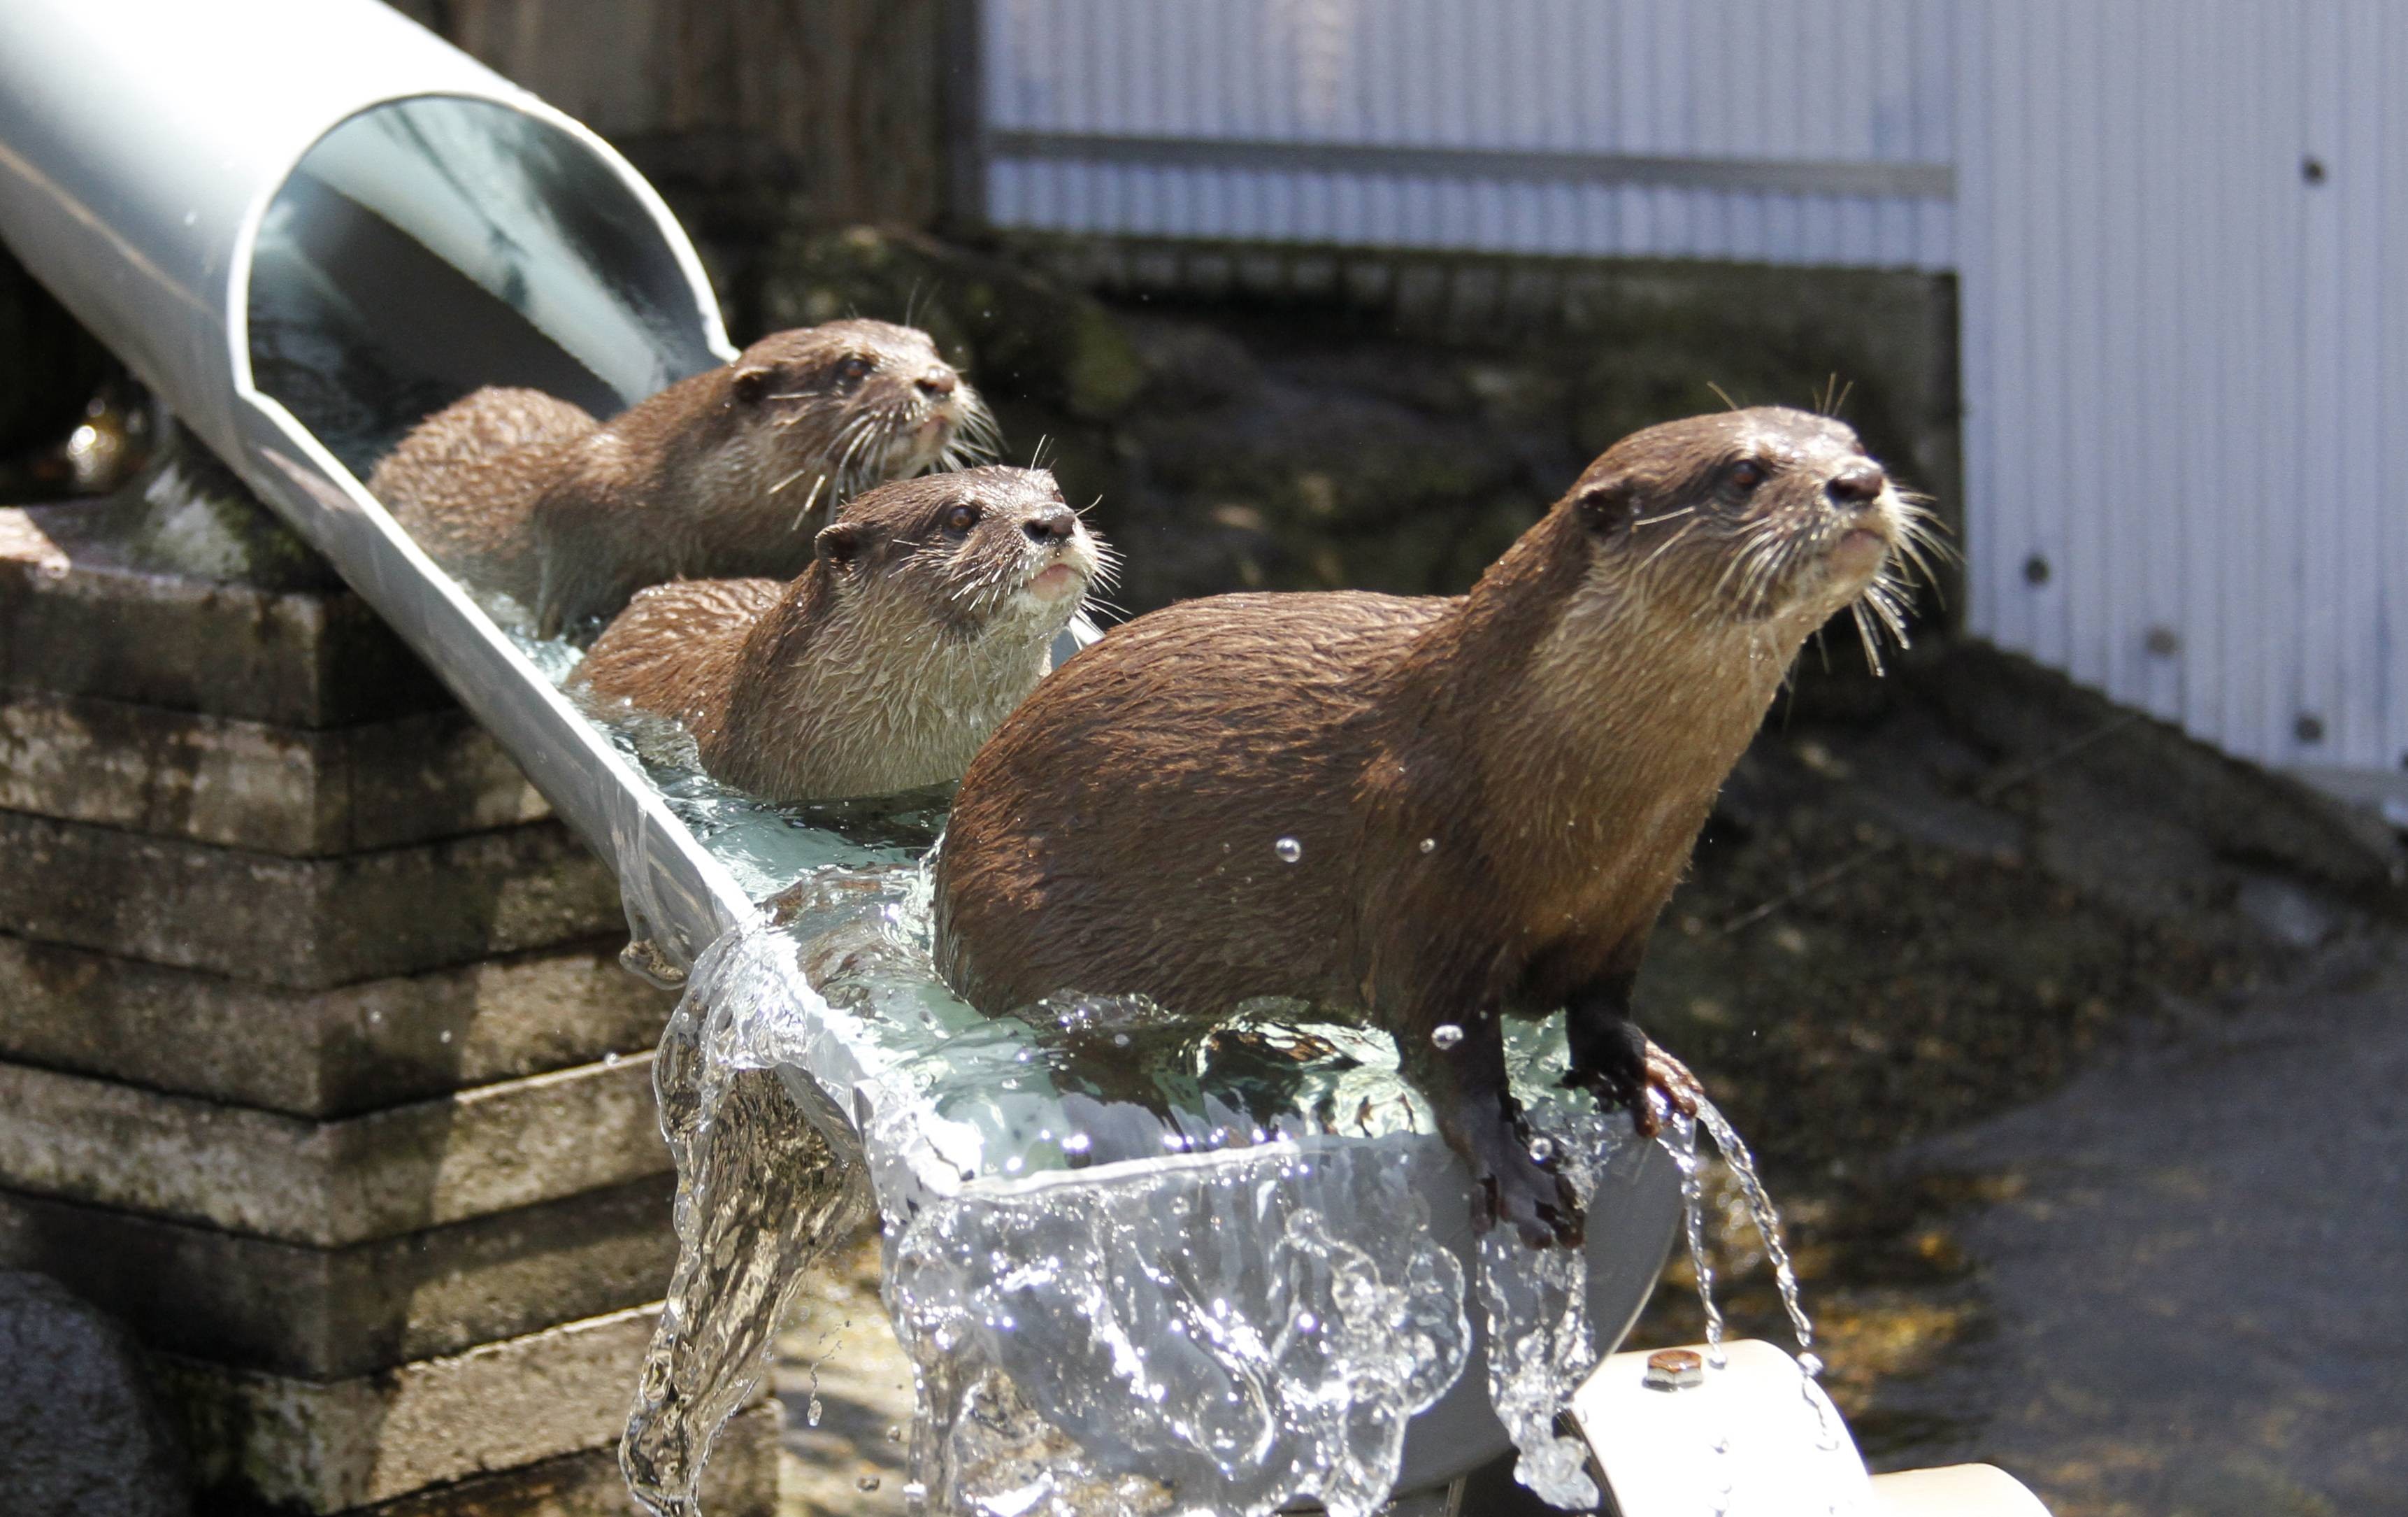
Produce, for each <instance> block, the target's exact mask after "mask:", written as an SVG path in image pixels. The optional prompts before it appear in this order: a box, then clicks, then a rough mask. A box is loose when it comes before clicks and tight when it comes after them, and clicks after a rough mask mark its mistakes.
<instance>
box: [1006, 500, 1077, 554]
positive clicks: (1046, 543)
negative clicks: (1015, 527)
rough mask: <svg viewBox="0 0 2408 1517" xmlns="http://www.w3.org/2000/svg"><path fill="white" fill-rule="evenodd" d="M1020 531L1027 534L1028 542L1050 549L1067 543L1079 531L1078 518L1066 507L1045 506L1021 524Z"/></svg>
mask: <svg viewBox="0 0 2408 1517" xmlns="http://www.w3.org/2000/svg"><path fill="white" fill-rule="evenodd" d="M1020 529H1021V530H1022V531H1024V532H1025V533H1027V534H1028V541H1029V542H1034V543H1036V544H1037V545H1038V546H1039V547H1040V548H1050V547H1052V546H1053V545H1054V543H1056V542H1067V541H1068V539H1069V536H1070V534H1071V533H1073V532H1075V531H1077V530H1078V529H1079V518H1078V516H1077V514H1076V513H1073V512H1072V511H1071V510H1070V508H1069V507H1068V506H1047V507H1046V508H1045V509H1043V510H1042V511H1039V513H1037V514H1036V515H1034V516H1031V517H1029V518H1028V520H1027V521H1025V522H1024V523H1022V524H1021V527H1020Z"/></svg>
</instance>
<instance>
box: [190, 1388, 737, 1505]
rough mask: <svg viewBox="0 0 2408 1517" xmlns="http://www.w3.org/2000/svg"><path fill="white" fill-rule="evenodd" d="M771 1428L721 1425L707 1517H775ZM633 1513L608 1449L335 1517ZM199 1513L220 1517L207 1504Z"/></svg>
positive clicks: (706, 1478) (705, 1491) (707, 1476)
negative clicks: (722, 1427) (708, 1515)
mask: <svg viewBox="0 0 2408 1517" xmlns="http://www.w3.org/2000/svg"><path fill="white" fill-rule="evenodd" d="M778 1424H779V1416H778V1409H777V1408H776V1407H774V1406H767V1407H755V1408H753V1409H752V1410H750V1411H740V1412H738V1413H737V1414H736V1415H735V1416H733V1417H731V1418H729V1419H728V1420H727V1425H726V1427H725V1428H724V1429H722V1430H721V1432H720V1435H719V1442H718V1443H717V1445H716V1446H714V1447H713V1449H712V1450H711V1455H710V1465H709V1466H706V1467H705V1468H704V1470H703V1473H702V1510H705V1511H707V1512H709V1513H710V1517H777V1513H778V1511H779V1506H778ZM259 1510H261V1509H257V1508H252V1509H251V1511H253V1512H256V1511H259ZM633 1510H635V1506H634V1503H633V1502H631V1501H630V1500H629V1499H628V1497H627V1486H626V1482H625V1481H623V1480H622V1479H621V1478H620V1475H619V1454H618V1451H617V1449H616V1448H615V1447H613V1448H603V1449H595V1450H592V1451H590V1452H585V1453H572V1454H564V1455H562V1456H561V1457H560V1458H557V1459H547V1460H544V1461H543V1462H542V1463H540V1464H535V1465H528V1466H523V1467H522V1468H519V1469H513V1470H508V1471H505V1472H504V1473H502V1474H499V1475H486V1476H482V1477H480V1478H479V1479H476V1480H469V1481H461V1482H460V1483H459V1484H457V1485H446V1486H442V1487H439V1488H437V1489H436V1490H432V1491H423V1492H421V1493H420V1494H418V1495H408V1496H403V1497H401V1498H400V1499H399V1500H395V1501H386V1502H380V1503H378V1504H377V1505H376V1506H373V1507H355V1508H353V1509H352V1510H351V1511H349V1512H346V1513H343V1514H342V1517H628V1513H630V1512H632V1511H633ZM202 1512H203V1517H219V1509H217V1508H215V1507H213V1506H210V1505H208V1504H207V1503H206V1502H205V1503H204V1505H203V1507H202ZM244 1517H250V1513H248V1512H246V1513H245V1514H244Z"/></svg>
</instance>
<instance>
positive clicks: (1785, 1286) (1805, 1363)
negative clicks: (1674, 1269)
mask: <svg viewBox="0 0 2408 1517" xmlns="http://www.w3.org/2000/svg"><path fill="white" fill-rule="evenodd" d="M1698 1125H1699V1126H1700V1127H1702V1128H1704V1129H1705V1130H1706V1135H1707V1136H1708V1137H1711V1138H1712V1139H1713V1143H1714V1148H1715V1149H1716V1150H1717V1151H1719V1152H1720V1153H1721V1154H1722V1158H1723V1163H1724V1164H1725V1165H1727V1167H1728V1168H1729V1170H1730V1172H1731V1175H1732V1177H1733V1178H1735V1179H1737V1180H1738V1181H1739V1189H1740V1194H1741V1195H1742V1197H1744V1198H1745V1199H1746V1202H1747V1214H1748V1218H1749V1220H1750V1221H1753V1222H1754V1223H1755V1224H1756V1239H1757V1241H1759V1242H1760V1243H1762V1244H1763V1245H1764V1255H1765V1257H1766V1258H1767V1259H1768V1260H1770V1261H1771V1264H1772V1283H1773V1286H1774V1288H1775V1289H1776V1290H1777V1291H1778V1292H1779V1293H1780V1294H1781V1309H1782V1310H1783V1311H1784V1312H1785V1313H1786V1314H1787V1315H1788V1318H1789V1331H1790V1333H1791V1335H1792V1336H1794V1337H1796V1338H1797V1340H1798V1370H1799V1380H1800V1383H1799V1388H1798V1394H1799V1395H1801V1396H1803V1397H1804V1398H1805V1400H1806V1404H1807V1405H1808V1406H1810V1407H1812V1408H1813V1409H1814V1415H1815V1418H1816V1421H1817V1424H1818V1425H1819V1426H1820V1427H1821V1429H1822V1444H1823V1447H1825V1448H1827V1449H1830V1448H1836V1447H1838V1446H1839V1438H1840V1433H1839V1429H1838V1428H1837V1427H1836V1426H1834V1425H1833V1424H1832V1421H1831V1409H1830V1403H1829V1401H1828V1398H1826V1397H1823V1396H1819V1395H1816V1394H1814V1381H1815V1380H1816V1378H1817V1377H1819V1376H1820V1375H1821V1374H1822V1373H1823V1360H1822V1356H1821V1355H1819V1354H1817V1353H1815V1352H1814V1323H1813V1321H1812V1320H1811V1319H1809V1318H1808V1317H1807V1315H1806V1307H1805V1303H1804V1301H1803V1299H1802V1298H1801V1297H1800V1295H1799V1288H1798V1271H1797V1269H1796V1268H1795V1267H1793V1266H1792V1265H1791V1264H1790V1262H1789V1248H1788V1245H1787V1243H1786V1242H1785V1240H1784V1238H1783V1237H1782V1233H1781V1213H1780V1211H1779V1209H1778V1208H1776V1207H1775V1206H1773V1204H1772V1194H1771V1192H1769V1191H1767V1190H1766V1189H1765V1188H1764V1179H1763V1177H1761V1176H1760V1175H1758V1174H1757V1173H1756V1156H1755V1155H1754V1154H1751V1153H1750V1152H1748V1149H1747V1144H1746V1142H1745V1140H1743V1139H1742V1138H1741V1136H1740V1135H1739V1130H1738V1129H1737V1128H1735V1127H1733V1126H1731V1124H1730V1120H1729V1119H1728V1118H1727V1117H1725V1116H1724V1115H1723V1114H1722V1111H1721V1109H1720V1108H1719V1107H1717V1106H1716V1105H1714V1104H1713V1102H1711V1101H1708V1100H1706V1099H1705V1098H1704V1097H1702V1096H1700V1097H1699V1099H1698ZM1696 1215H1697V1213H1696V1210H1695V1209H1694V1205H1693V1207H1692V1209H1691V1211H1690V1217H1691V1218H1692V1219H1695V1217H1696ZM1695 1225H1696V1223H1695V1221H1692V1222H1691V1226H1692V1227H1693V1228H1694V1227H1695ZM1691 1250H1692V1252H1691V1258H1692V1259H1693V1260H1694V1259H1695V1258H1696V1257H1697V1254H1696V1251H1695V1250H1696V1244H1695V1243H1694V1242H1692V1244H1691ZM1698 1280H1699V1292H1700V1293H1711V1288H1712V1277H1711V1276H1710V1275H1708V1274H1706V1273H1705V1272H1703V1271H1700V1272H1699V1276H1698ZM1706 1311H1707V1323H1708V1331H1709V1333H1711V1334H1713V1341H1715V1342H1717V1343H1718V1342H1719V1339H1720V1333H1719V1331H1718V1329H1719V1328H1720V1326H1721V1322H1720V1317H1719V1314H1718V1313H1716V1312H1715V1311H1714V1309H1713V1302H1712V1301H1711V1300H1709V1301H1708V1302H1707V1306H1706Z"/></svg>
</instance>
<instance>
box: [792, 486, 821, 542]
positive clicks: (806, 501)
mask: <svg viewBox="0 0 2408 1517" xmlns="http://www.w3.org/2000/svg"><path fill="white" fill-rule="evenodd" d="M826 486H827V476H826V475H825V474H822V475H821V476H820V477H819V478H817V479H815V480H813V481H811V493H810V494H809V495H807V496H805V497H803V506H802V509H801V510H800V511H797V512H796V513H795V530H796V531H798V532H799V531H801V530H802V528H803V523H804V521H805V520H806V519H808V518H809V517H810V513H811V507H813V506H815V505H817V504H818V503H819V498H820V491H821V490H823V489H824V488H825V487H826Z"/></svg>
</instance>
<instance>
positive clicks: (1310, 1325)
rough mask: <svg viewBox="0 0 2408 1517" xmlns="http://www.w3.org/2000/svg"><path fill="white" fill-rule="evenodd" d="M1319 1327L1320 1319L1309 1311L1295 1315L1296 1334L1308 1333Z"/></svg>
mask: <svg viewBox="0 0 2408 1517" xmlns="http://www.w3.org/2000/svg"><path fill="white" fill-rule="evenodd" d="M1320 1326H1321V1319H1320V1318H1318V1317H1315V1316H1314V1315H1313V1314H1312V1313H1311V1312H1309V1311H1299V1312H1297V1314H1296V1330H1297V1332H1299V1333H1310V1332H1312V1331H1314V1330H1315V1329H1317V1328H1319V1327H1320Z"/></svg>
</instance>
